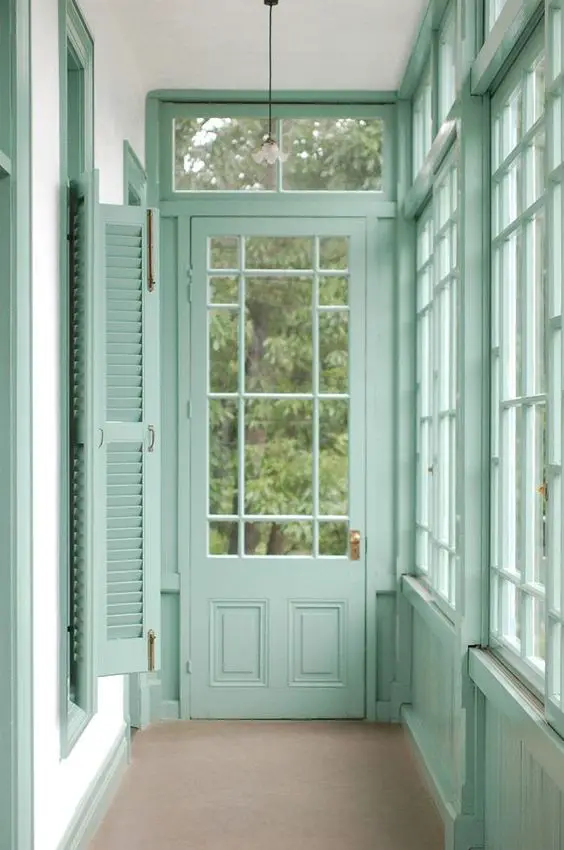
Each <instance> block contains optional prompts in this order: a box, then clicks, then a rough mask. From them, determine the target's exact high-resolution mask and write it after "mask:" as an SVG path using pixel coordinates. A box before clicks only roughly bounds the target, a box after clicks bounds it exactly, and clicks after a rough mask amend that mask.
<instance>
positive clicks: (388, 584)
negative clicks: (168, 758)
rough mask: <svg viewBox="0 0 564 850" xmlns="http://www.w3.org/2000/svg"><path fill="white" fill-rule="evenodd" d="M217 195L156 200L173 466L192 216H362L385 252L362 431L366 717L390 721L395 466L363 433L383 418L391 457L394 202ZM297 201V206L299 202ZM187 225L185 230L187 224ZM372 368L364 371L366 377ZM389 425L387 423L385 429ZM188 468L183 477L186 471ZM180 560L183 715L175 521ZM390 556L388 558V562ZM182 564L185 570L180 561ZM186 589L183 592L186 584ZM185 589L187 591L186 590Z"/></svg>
mask: <svg viewBox="0 0 564 850" xmlns="http://www.w3.org/2000/svg"><path fill="white" fill-rule="evenodd" d="M250 200H251V199H249V198H245V197H241V196H238V197H234V196H233V195H231V196H230V197H226V196H220V197H218V198H217V200H216V199H209V198H208V199H204V198H194V199H185V200H178V201H168V202H164V203H161V205H160V208H161V215H162V216H163V217H169V218H170V217H172V218H177V220H178V235H177V251H178V255H177V272H178V273H177V281H178V288H177V317H178V352H177V358H178V360H177V362H178V368H179V370H181V371H179V387H180V393H179V398H178V455H177V459H178V466H179V467H181V468H182V469H186V470H189V469H190V419H189V416H188V415H187V411H188V402H189V400H190V399H189V388H188V387H187V386H186V384H185V383H184V384H183V382H182V377H181V376H182V373H183V372H185V373H186V372H188V373H189V363H190V355H191V351H190V340H189V339H188V338H187V337H186V335H185V334H184V336H183V335H182V333H181V330H182V329H185V328H186V327H190V318H191V317H190V302H189V299H188V297H187V282H188V281H187V276H186V275H187V273H188V271H189V269H190V240H189V238H187V237H188V234H189V220H190V218H192V217H198V218H200V217H205V216H213V217H222V216H229V217H237V216H241V217H253V215H254V216H259V217H260V216H275V217H284V216H288V215H299V217H302V216H304V217H312V218H332V217H334V216H336V217H340V218H343V217H346V216H347V215H350V216H351V217H353V216H354V217H355V218H358V217H363V218H365V219H366V252H367V257H376V256H378V257H379V258H382V262H381V263H380V261H379V266H378V268H379V280H378V284H380V283H381V285H378V286H376V285H372V286H371V285H370V277H369V274H370V272H369V271H368V272H367V274H368V279H367V291H366V299H367V300H366V316H367V317H368V316H370V317H372V323H371V333H370V334H367V346H366V357H367V363H368V364H370V363H378V364H380V365H382V364H383V363H384V364H385V362H386V356H388V360H389V362H388V364H387V365H388V369H385V367H384V371H385V373H386V374H388V375H389V376H390V380H389V381H388V384H389V386H388V387H387V392H386V391H384V392H378V391H377V390H378V388H377V386H376V383H375V382H373V381H370V380H369V379H367V385H366V395H365V397H366V412H365V423H364V426H365V431H366V434H367V448H366V479H365V481H366V484H365V486H366V492H365V500H366V501H365V504H366V516H367V524H366V539H367V556H366V635H367V640H366V692H365V693H366V719H367V720H376V719H387V718H386V717H385V716H378V710H377V639H376V633H377V629H376V599H377V594H379V593H384V594H387V593H390V592H393V591H394V590H395V579H394V568H393V563H392V561H393V554H392V552H393V531H392V529H393V510H392V505H393V494H392V492H391V491H390V492H387V493H386V492H381V491H378V489H377V488H376V487H374V486H370V482H376V481H385V480H389V481H390V484H392V479H391V475H392V474H393V473H392V468H391V466H390V469H388V466H387V464H388V460H389V458H387V457H384V456H383V455H385V452H379V451H378V446H377V445H376V444H375V442H374V441H373V440H372V441H371V440H370V439H369V438H368V435H369V433H370V430H369V426H370V423H374V422H378V423H380V422H381V423H383V425H382V427H383V429H384V441H386V440H387V441H389V442H388V445H389V446H390V452H389V455H390V456H392V455H393V443H392V430H393V387H392V384H393V382H392V380H391V376H392V356H393V354H392V352H393V332H394V321H393V316H394V309H395V296H394V292H393V276H394V266H393V255H394V253H393V252H394V247H395V243H394V236H395V212H396V209H395V204H394V203H392V202H389V201H383V200H379V199H375V198H373V197H372V198H370V197H362V196H359V195H356V196H355V195H352V194H345V193H343V194H342V195H340V196H337V197H336V196H335V195H331V193H325V195H322V194H321V193H320V194H318V195H313V194H312V195H308V196H307V197H303V198H299V199H298V201H297V199H296V197H295V196H293V197H291V196H283V195H282V196H277V197H260V196H253V198H252V203H249V201H250ZM297 204H298V205H297ZM187 228H188V229H187ZM368 374H369V370H367V375H368ZM386 429H389V432H388V433H385V432H386ZM189 474H190V473H189V472H188V474H187V475H188V477H189ZM187 491H188V488H186V487H182V486H181V483H180V481H179V483H178V515H179V516H182V517H187V516H188V515H189V511H190V503H189V495H188V492H187ZM386 523H389V525H388V530H389V535H388V536H389V547H390V551H389V552H386V553H385V557H382V554H383V553H381V552H379V551H378V544H379V541H380V540H381V539H384V538H385V537H386V535H385V534H381V533H380V531H379V525H380V528H383V527H385V526H386ZM177 545H178V565H179V569H180V574H179V576H178V583H177V587H175V588H173V587H172V584H173V583H174V584H175V582H172V581H171V580H170V579H169V580H168V581H166V582H164V583H163V587H162V590H163V592H166V593H171V592H178V593H180V609H179V610H180V617H179V621H180V707H179V708H180V711H179V713H180V716H181V717H189V716H190V680H189V675H187V673H186V671H187V664H188V662H189V659H190V657H191V653H190V649H191V648H190V628H189V616H190V598H189V588H190V538H189V529H188V528H187V525H186V523H185V522H183V523H179V524H178V539H177ZM388 558H389V560H388ZM182 564H183V565H186V566H185V569H184V571H182V569H181V568H180V565H182ZM184 589H185V590H184ZM183 590H184V592H183Z"/></svg>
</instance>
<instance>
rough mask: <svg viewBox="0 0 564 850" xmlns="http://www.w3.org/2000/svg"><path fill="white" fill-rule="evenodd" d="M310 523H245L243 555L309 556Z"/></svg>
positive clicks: (311, 535)
mask: <svg viewBox="0 0 564 850" xmlns="http://www.w3.org/2000/svg"><path fill="white" fill-rule="evenodd" d="M312 552H313V534H312V524H311V522H246V523H245V555H263V556H264V555H277V556H281V555H294V556H296V555H309V556H311V555H312Z"/></svg>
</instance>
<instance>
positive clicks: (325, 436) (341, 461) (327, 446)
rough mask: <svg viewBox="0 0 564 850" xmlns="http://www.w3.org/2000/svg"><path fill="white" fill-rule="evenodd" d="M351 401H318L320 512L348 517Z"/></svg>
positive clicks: (321, 513)
mask: <svg viewBox="0 0 564 850" xmlns="http://www.w3.org/2000/svg"><path fill="white" fill-rule="evenodd" d="M348 419H349V403H348V401H341V400H340V399H327V400H326V401H320V402H319V513H320V515H324V514H325V515H326V516H347V514H348V493H349V422H348Z"/></svg>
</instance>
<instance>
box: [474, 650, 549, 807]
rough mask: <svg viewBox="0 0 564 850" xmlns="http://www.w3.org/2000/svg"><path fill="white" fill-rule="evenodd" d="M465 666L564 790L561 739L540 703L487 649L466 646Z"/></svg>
mask: <svg viewBox="0 0 564 850" xmlns="http://www.w3.org/2000/svg"><path fill="white" fill-rule="evenodd" d="M468 669H469V673H470V678H471V679H472V681H473V682H474V684H475V685H476V687H477V688H479V690H480V691H481V692H482V693H483V694H484V696H485V697H486V699H487V700H489V701H490V702H491V703H492V704H493V705H494V706H495V708H496V709H497V710H498V711H499V712H501V714H503V716H504V718H505V719H506V720H507V722H508V723H509V724H510V725H511V726H512V727H513V728H514V731H515V734H516V736H517V737H518V738H519V739H520V740H521V741H522V742H523V744H524V745H525V746H526V748H527V749H528V750H529V752H530V753H531V755H532V756H533V758H534V759H535V760H536V761H537V762H538V763H539V764H540V765H541V767H542V768H543V769H544V770H545V771H546V772H547V773H548V774H549V776H550V777H551V778H552V780H553V781H554V782H555V783H556V784H557V785H558V787H559V788H561V789H562V790H563V791H564V740H563V739H562V738H561V737H560V735H558V734H557V733H556V732H555V731H554V729H553V728H552V726H550V725H549V724H548V723H547V721H546V718H545V716H544V711H543V706H542V703H541V702H539V700H538V699H537V698H536V697H535V696H534V695H533V694H532V693H531V692H530V691H528V690H527V688H526V687H525V686H524V685H523V684H521V682H519V680H517V679H516V678H515V677H514V676H512V675H511V673H510V672H509V671H508V670H507V669H506V668H505V667H504V666H503V664H502V663H501V661H499V660H497V659H496V658H495V656H494V655H493V653H492V652H490V651H488V650H484V649H475V648H472V649H470V650H469V654H468Z"/></svg>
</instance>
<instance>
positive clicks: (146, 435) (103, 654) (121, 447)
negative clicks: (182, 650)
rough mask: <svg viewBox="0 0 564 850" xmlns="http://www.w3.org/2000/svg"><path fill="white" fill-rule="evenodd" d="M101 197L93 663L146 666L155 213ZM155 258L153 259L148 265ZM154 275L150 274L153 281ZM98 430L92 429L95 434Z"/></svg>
mask: <svg viewBox="0 0 564 850" xmlns="http://www.w3.org/2000/svg"><path fill="white" fill-rule="evenodd" d="M150 215H152V217H153V234H152V245H149V236H148V233H147V231H148V222H149V217H148V213H147V212H146V210H145V209H144V208H142V207H117V206H109V205H104V204H102V205H100V207H99V210H98V228H97V238H98V252H99V254H98V262H99V264H100V265H99V268H100V279H99V281H98V283H99V285H98V287H97V291H96V308H95V309H96V317H97V334H96V344H95V351H94V360H95V361H96V362H97V363H100V364H103V369H102V370H101V375H100V380H99V381H98V382H97V398H96V414H95V417H94V432H95V435H96V437H95V438H96V441H97V442H96V445H97V450H96V461H95V464H96V482H95V488H96V489H95V492H96V496H95V512H96V517H95V520H94V522H95V528H96V531H95V534H96V545H97V548H96V549H95V563H96V565H97V570H98V574H97V577H96V595H97V609H96V622H97V627H96V630H97V638H98V645H97V673H98V675H114V674H118V673H135V672H142V671H146V670H147V669H148V632H149V630H151V629H152V630H153V631H154V632H155V634H156V635H157V642H156V653H155V667H156V668H158V667H159V664H160V662H159V659H160V641H159V632H160V627H159V624H160V600H159V585H160V575H159V554H160V508H159V494H160V452H161V432H160V399H159V294H160V285H161V282H160V278H159V274H158V250H157V241H158V215H157V213H156V212H155V211H154V210H153V211H151V213H150ZM150 266H152V268H150ZM151 280H152V281H153V283H152V284H151ZM93 439H94V435H93Z"/></svg>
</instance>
